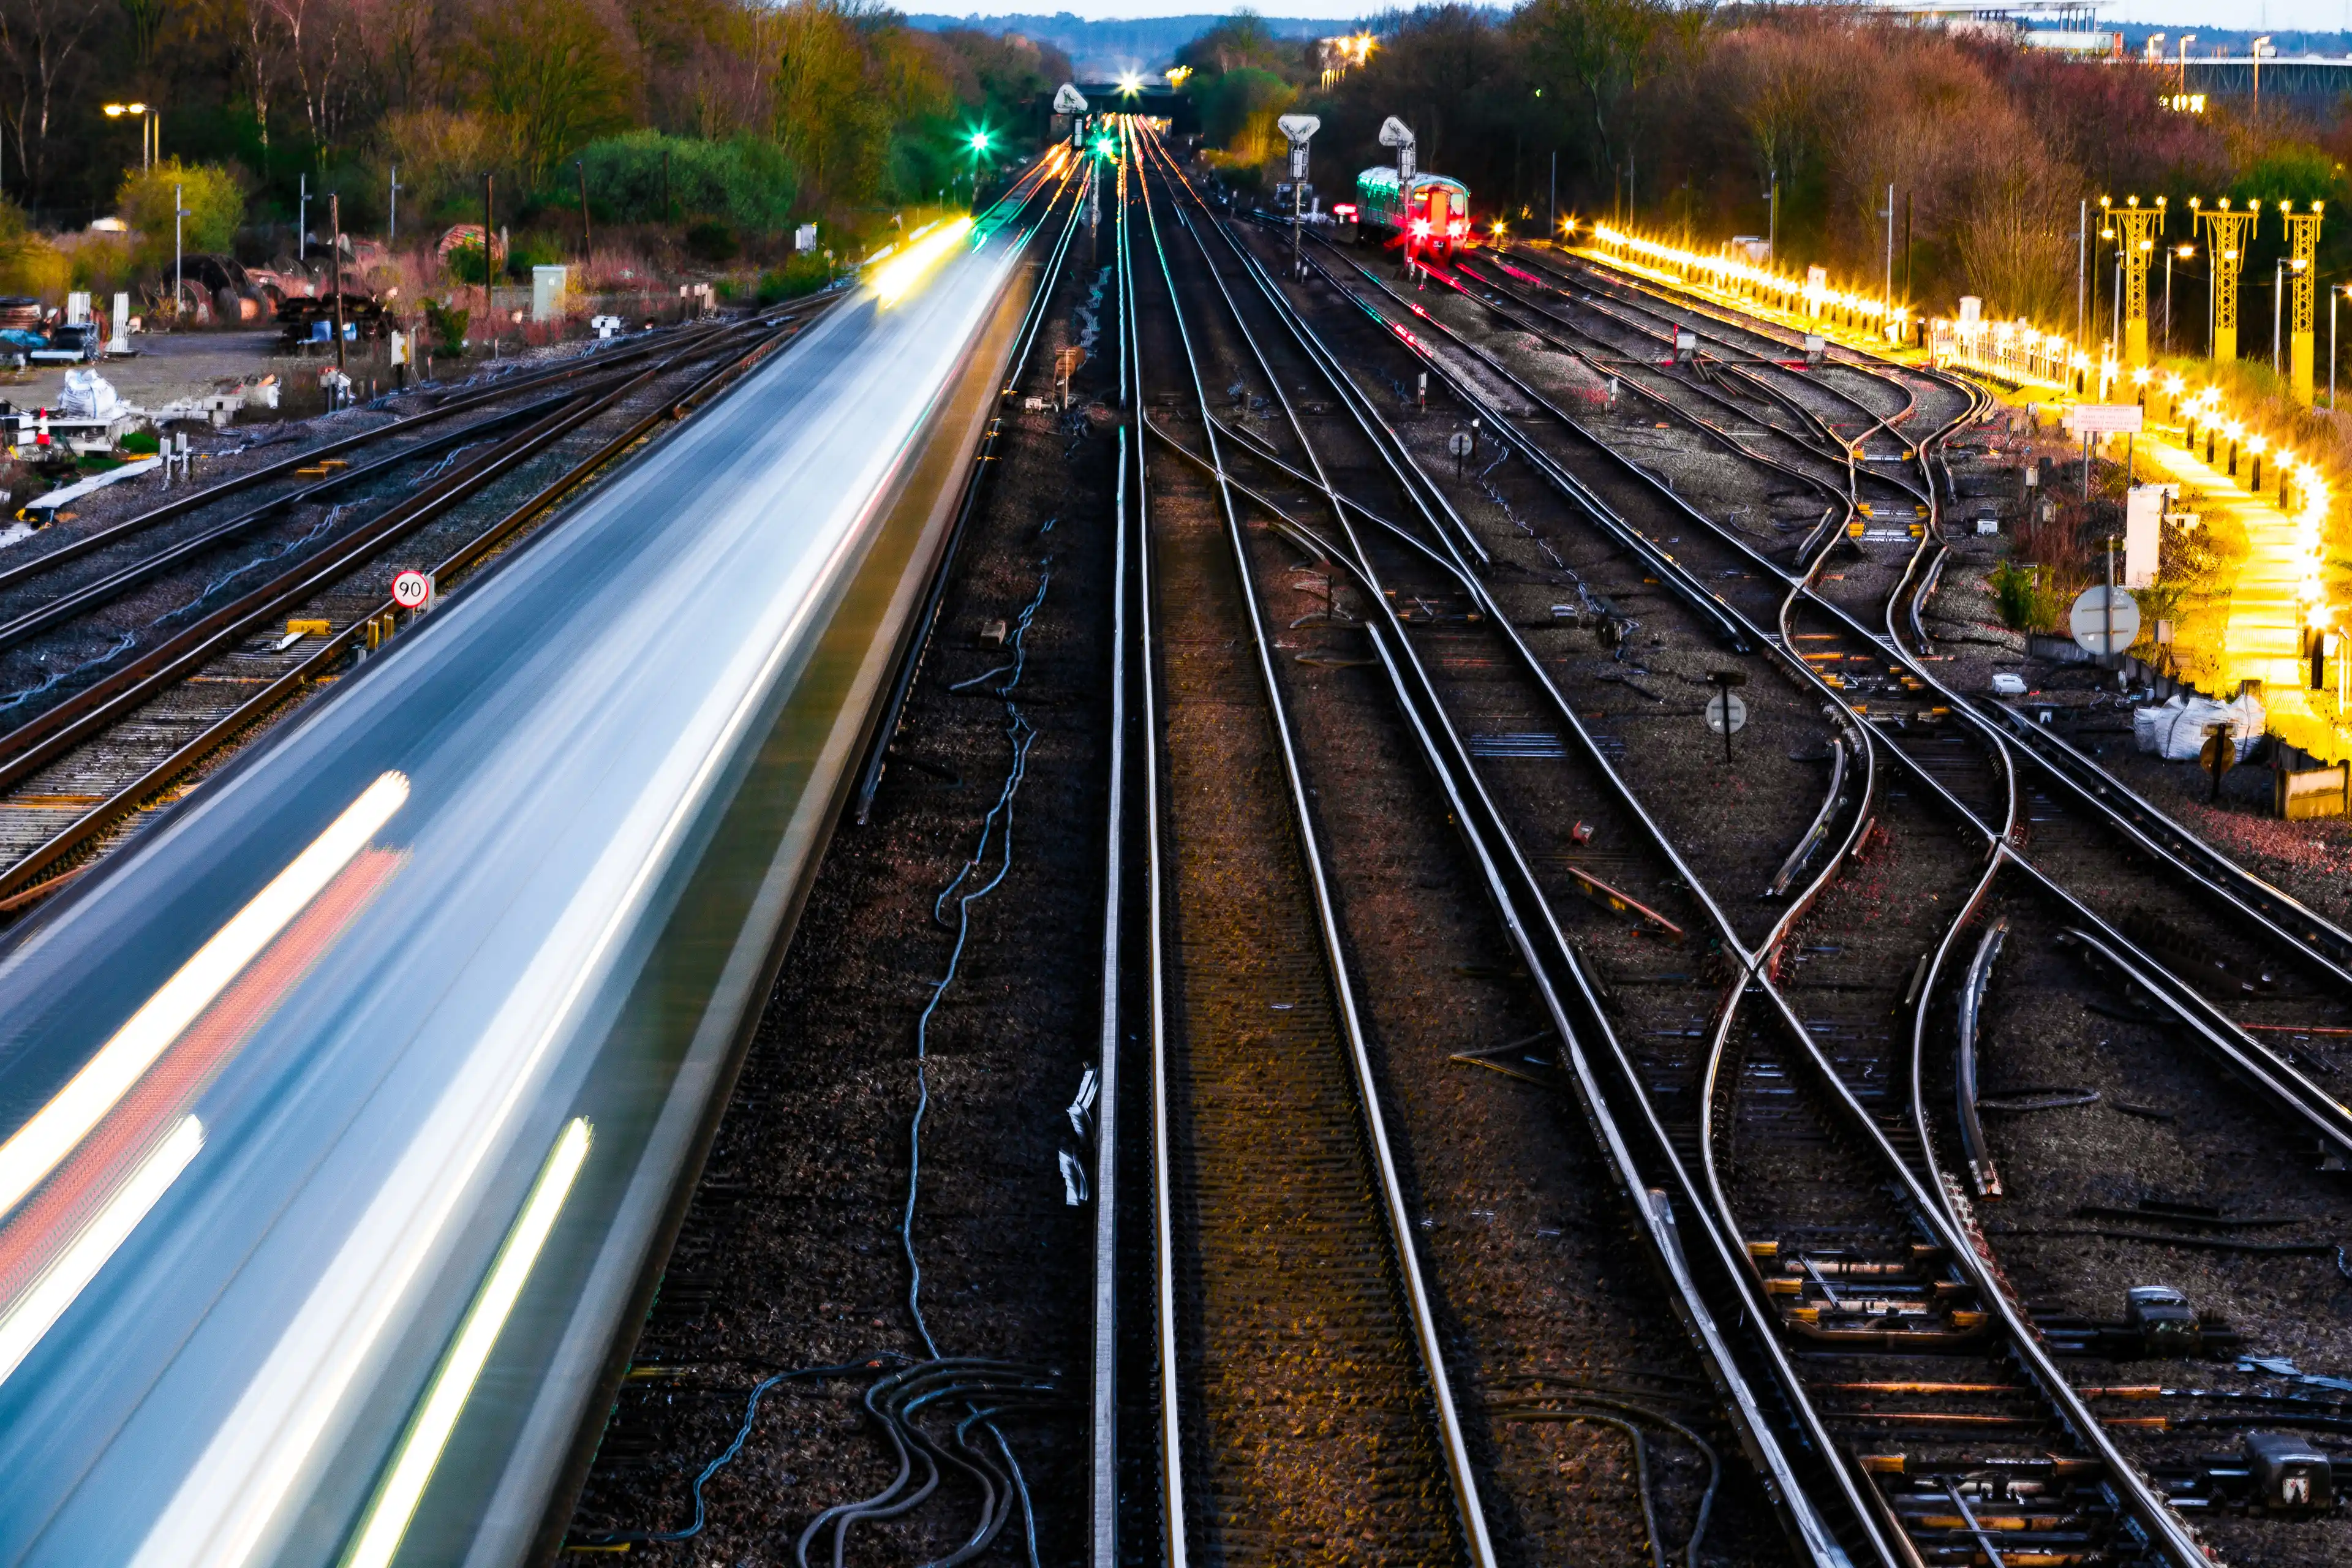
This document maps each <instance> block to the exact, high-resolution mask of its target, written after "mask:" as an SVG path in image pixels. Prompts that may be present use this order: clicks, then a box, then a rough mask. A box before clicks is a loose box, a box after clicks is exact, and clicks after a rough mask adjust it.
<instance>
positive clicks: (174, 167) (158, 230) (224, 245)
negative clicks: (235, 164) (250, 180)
mask: <svg viewBox="0 0 2352 1568" xmlns="http://www.w3.org/2000/svg"><path fill="white" fill-rule="evenodd" d="M175 188H176V189H177V190H178V192H179V195H180V205H182V206H183V207H184V208H186V209H187V216H186V217H185V219H184V223H183V226H182V228H181V230H180V247H181V248H182V249H183V250H189V251H205V250H211V251H226V250H227V249H228V247H229V245H230V243H231V242H232V241H233V240H235V239H236V228H237V225H239V224H241V223H243V222H244V221H245V191H244V189H243V187H242V186H240V185H239V184H237V179H236V175H235V174H232V173H231V172H230V171H229V170H227V169H226V168H224V167H222V166H221V165H220V164H218V163H182V162H180V160H179V159H177V158H166V159H165V160H163V162H162V163H157V164H156V165H154V166H153V167H152V168H150V169H145V170H141V171H136V172H134V173H131V174H125V175H124V176H123V179H122V187H121V190H119V191H117V192H116V193H115V197H114V201H115V205H116V207H117V208H118V209H119V210H120V211H121V216H122V221H123V222H125V223H127V224H129V225H130V226H131V227H132V228H134V229H136V230H138V231H139V237H140V238H139V249H138V256H139V259H140V261H141V262H142V263H143V264H145V265H148V266H156V265H159V264H161V263H163V262H167V261H169V260H171V258H172V195H173V190H174V189H175Z"/></svg>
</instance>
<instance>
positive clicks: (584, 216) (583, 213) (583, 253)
mask: <svg viewBox="0 0 2352 1568" xmlns="http://www.w3.org/2000/svg"><path fill="white" fill-rule="evenodd" d="M572 170H573V172H574V173H576V174H579V176H580V264H581V265H582V266H583V267H585V266H586V265H587V264H588V258H590V257H591V256H592V255H593V254H594V251H595V238H596V237H595V236H594V235H593V234H591V233H590V232H589V229H588V163H587V160H585V159H583V158H574V159H572Z"/></svg>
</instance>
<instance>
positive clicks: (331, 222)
mask: <svg viewBox="0 0 2352 1568" xmlns="http://www.w3.org/2000/svg"><path fill="white" fill-rule="evenodd" d="M327 226H328V227H329V228H330V229H331V231H332V232H333V235H334V246H335V247H334V250H333V251H332V252H331V254H330V255H329V257H328V265H329V266H330V267H331V268H333V269H334V271H333V277H334V283H335V369H336V370H337V371H338V372H341V370H342V369H343V368H344V363H343V198H342V197H341V195H338V194H331V195H329V196H328V197H327Z"/></svg>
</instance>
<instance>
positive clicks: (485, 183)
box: [482, 174, 498, 344]
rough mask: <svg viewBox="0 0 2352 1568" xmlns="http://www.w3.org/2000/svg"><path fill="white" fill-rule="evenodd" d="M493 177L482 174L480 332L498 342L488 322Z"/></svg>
mask: <svg viewBox="0 0 2352 1568" xmlns="http://www.w3.org/2000/svg"><path fill="white" fill-rule="evenodd" d="M494 178H496V176H495V175H491V174H484V175H483V176H482V332H483V335H484V336H485V337H487V338H488V339H489V341H490V342H492V343H493V344H495V343H496V342H498V329H497V328H496V327H494V326H493V325H491V323H490V272H491V263H492V261H493V260H494V259H495V258H496V255H497V252H496V250H495V248H494V246H495V238H494V237H495V236H496V234H497V232H498V231H497V230H496V229H494V228H492V227H491V226H490V225H491V223H492V222H493V216H492V215H493V214H494V213H495V212H496V210H497V205H496V203H495V202H494V201H493V200H492V196H493V194H494V192H495V190H496V187H495V186H494V185H492V184H491V183H490V182H491V181H492V180H493V179H494Z"/></svg>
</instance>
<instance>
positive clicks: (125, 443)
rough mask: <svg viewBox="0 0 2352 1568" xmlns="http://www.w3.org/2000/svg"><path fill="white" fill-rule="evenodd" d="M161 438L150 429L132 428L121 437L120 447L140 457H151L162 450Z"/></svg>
mask: <svg viewBox="0 0 2352 1568" xmlns="http://www.w3.org/2000/svg"><path fill="white" fill-rule="evenodd" d="M122 449H123V450H124V451H126V452H135V453H137V454H138V455H139V456H140V457H142V458H152V457H153V456H154V455H155V454H156V453H157V452H159V451H161V450H163V440H162V439H161V438H160V437H157V436H156V434H155V432H153V431H152V430H133V431H132V432H131V434H129V435H128V436H125V437H123V438H122Z"/></svg>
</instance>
